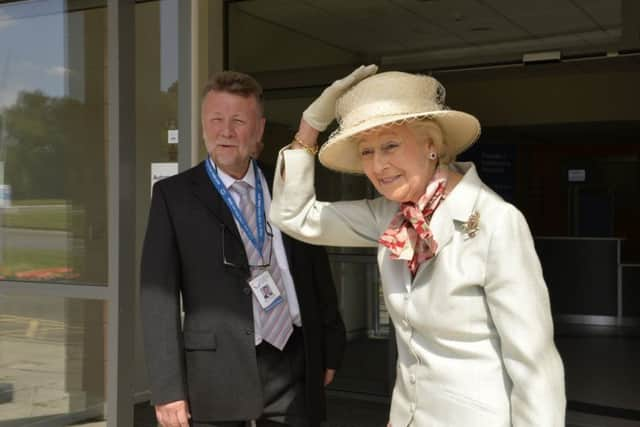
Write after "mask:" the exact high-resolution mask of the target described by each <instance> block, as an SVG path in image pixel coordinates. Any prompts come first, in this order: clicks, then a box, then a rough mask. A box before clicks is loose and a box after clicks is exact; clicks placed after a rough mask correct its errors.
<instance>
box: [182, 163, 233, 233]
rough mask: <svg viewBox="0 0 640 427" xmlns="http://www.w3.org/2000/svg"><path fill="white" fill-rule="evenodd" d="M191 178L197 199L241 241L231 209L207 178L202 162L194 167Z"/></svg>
mask: <svg viewBox="0 0 640 427" xmlns="http://www.w3.org/2000/svg"><path fill="white" fill-rule="evenodd" d="M192 178H193V179H192V184H193V192H194V194H195V196H196V197H197V198H198V200H200V202H201V203H202V204H203V205H204V206H206V207H207V208H208V209H209V210H210V211H211V213H212V214H213V215H215V217H216V218H217V219H218V221H220V222H221V223H222V224H224V225H225V226H226V228H227V229H228V230H230V231H231V232H232V233H233V235H234V236H236V237H237V238H238V239H240V241H242V239H241V237H240V233H239V232H238V227H236V223H235V221H234V220H233V216H232V215H231V211H230V210H229V208H228V207H227V205H226V203H225V202H224V199H223V198H222V196H220V193H218V191H217V190H216V189H215V187H214V186H213V183H212V182H211V180H210V179H209V176H208V175H207V170H206V166H205V164H204V162H201V163H200V164H199V165H198V167H197V168H195V170H194V174H193V177H192Z"/></svg>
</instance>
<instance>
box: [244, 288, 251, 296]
mask: <svg viewBox="0 0 640 427" xmlns="http://www.w3.org/2000/svg"><path fill="white" fill-rule="evenodd" d="M242 292H244V294H245V295H250V294H251V288H243V289H242Z"/></svg>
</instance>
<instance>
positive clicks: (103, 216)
mask: <svg viewBox="0 0 640 427" xmlns="http://www.w3.org/2000/svg"><path fill="white" fill-rule="evenodd" d="M75 5H82V6H84V7H88V8H87V9H72V7H73V6H75ZM105 11H106V9H105V8H104V1H102V2H99V1H90V2H84V3H79V2H66V1H47V2H42V1H22V2H14V3H8V4H3V5H0V88H2V89H1V90H0V278H2V279H3V280H17V281H22V280H24V281H48V282H71V283H76V282H82V283H91V284H99V285H106V282H107V242H108V236H107V234H108V233H107V169H108V168H107V136H108V135H107V110H106V105H107V103H108V100H107V96H106V93H107V91H106V79H107V64H106V58H107V54H106V13H105Z"/></svg>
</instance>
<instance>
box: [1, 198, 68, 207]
mask: <svg viewBox="0 0 640 427" xmlns="http://www.w3.org/2000/svg"><path fill="white" fill-rule="evenodd" d="M66 204H67V201H66V200H64V199H23V200H12V201H11V205H12V206H34V205H66Z"/></svg>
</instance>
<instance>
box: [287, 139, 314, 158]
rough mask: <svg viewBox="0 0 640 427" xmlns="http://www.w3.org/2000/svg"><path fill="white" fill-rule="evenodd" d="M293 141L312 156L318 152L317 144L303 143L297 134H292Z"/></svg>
mask: <svg viewBox="0 0 640 427" xmlns="http://www.w3.org/2000/svg"><path fill="white" fill-rule="evenodd" d="M293 142H297V143H298V144H300V145H302V148H304V149H305V150H307V152H308V153H309V154H311V155H312V156H315V155H316V154H318V146H317V145H314V146H313V147H311V146H309V145H307V144H305V143H304V142H302V140H301V139H300V138H298V134H295V135H293Z"/></svg>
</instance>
